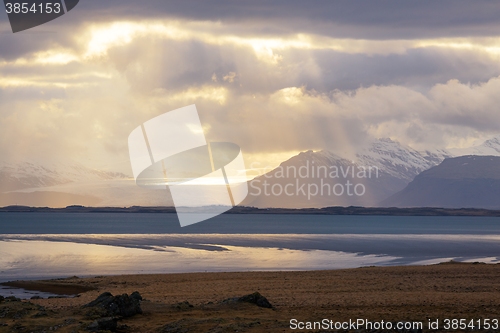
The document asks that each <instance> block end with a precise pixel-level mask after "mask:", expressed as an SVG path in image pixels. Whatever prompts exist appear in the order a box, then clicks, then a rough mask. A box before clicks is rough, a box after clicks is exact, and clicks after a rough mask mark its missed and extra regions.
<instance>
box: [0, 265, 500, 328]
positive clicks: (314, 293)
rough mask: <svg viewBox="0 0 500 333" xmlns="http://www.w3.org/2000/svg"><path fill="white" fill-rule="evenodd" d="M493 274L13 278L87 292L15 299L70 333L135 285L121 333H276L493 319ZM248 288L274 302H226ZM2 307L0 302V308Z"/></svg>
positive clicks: (451, 268)
mask: <svg viewBox="0 0 500 333" xmlns="http://www.w3.org/2000/svg"><path fill="white" fill-rule="evenodd" d="M499 273H500V264H484V263H457V262H447V263H441V264H437V265H429V266H391V267H378V266H377V267H373V266H372V267H361V268H354V269H340V270H324V271H274V272H230V273H229V272H228V273H180V274H145V275H118V276H97V277H92V278H78V277H71V278H66V279H57V280H46V281H26V282H20V281H17V282H16V283H15V285H16V286H19V287H22V286H24V287H30V288H45V290H46V291H51V292H56V291H61V288H63V289H64V288H66V289H65V290H66V291H68V290H69V288H74V291H78V289H79V288H84V289H86V290H88V291H85V292H83V293H79V294H78V297H73V298H51V299H38V300H29V302H28V301H23V302H18V303H20V304H21V305H22V304H32V305H33V304H35V305H36V306H42V307H43V308H44V309H46V312H47V313H49V315H47V316H44V317H43V325H58V324H57V323H59V324H61V323H64V320H67V319H68V318H69V317H71V318H76V321H75V322H73V324H68V325H66V326H65V327H66V328H67V329H68V330H67V331H68V332H70V331H71V330H74V331H79V330H80V329H81V327H84V326H85V325H88V324H89V323H90V321H89V319H88V318H87V319H86V317H85V314H84V313H83V312H82V308H81V307H82V305H84V304H87V303H89V302H91V301H92V300H94V299H96V298H97V297H98V296H99V295H100V294H102V293H103V292H111V293H112V294H113V295H121V294H124V293H127V294H131V293H133V292H134V291H138V292H139V293H140V294H141V295H142V297H143V301H142V303H141V306H142V309H143V314H139V315H135V316H134V317H130V318H124V319H120V320H119V321H118V323H119V324H120V325H126V327H128V328H127V329H126V330H125V331H126V332H149V331H155V332H161V331H165V332H167V331H171V332H181V331H182V329H185V330H186V331H189V332H191V331H192V332H206V331H208V330H209V329H210V328H216V327H217V329H216V330H214V331H216V332H226V331H234V330H239V331H240V332H241V331H243V332H274V331H278V330H279V331H291V330H290V329H289V321H290V319H292V318H297V319H299V320H321V319H323V318H331V319H335V320H349V319H356V318H367V319H370V320H386V321H387V320H391V321H399V320H415V321H417V320H418V321H427V320H428V319H429V318H439V319H444V318H466V319H474V318H499V317H500V310H499V309H500V307H499V305H500V301H499V300H500V274H499ZM80 290H81V289H80ZM253 292H259V293H260V294H262V295H263V296H264V297H266V298H267V299H268V300H269V302H270V303H271V304H272V305H273V309H265V308H260V307H257V306H255V305H254V304H228V303H227V302H226V303H224V302H223V301H224V300H227V299H232V298H235V297H241V296H244V295H248V294H251V293H253ZM186 302H188V303H186ZM5 304H6V303H0V305H1V306H5ZM7 304H8V303H7ZM12 304H14V303H12ZM179 304H185V305H186V304H189V306H181V305H179ZM28 313H30V312H28ZM31 315H32V314H31ZM0 322H3V323H4V324H7V325H8V326H7V327H12V326H13V325H15V324H16V319H11V320H9V319H8V318H3V319H1V320H0ZM17 322H22V323H23V325H24V326H26V327H35V326H36V325H42V322H41V320H39V319H37V318H32V317H29V316H27V317H25V318H24V319H23V318H21V319H17ZM30 325H32V326H30ZM123 327H125V326H123ZM166 327H170V328H171V329H170V330H167V329H166ZM0 331H1V328H0ZM63 331H66V330H63ZM82 331H85V330H84V329H82Z"/></svg>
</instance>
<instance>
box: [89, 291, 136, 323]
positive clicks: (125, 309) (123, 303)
mask: <svg viewBox="0 0 500 333" xmlns="http://www.w3.org/2000/svg"><path fill="white" fill-rule="evenodd" d="M141 300H142V296H141V295H140V294H139V293H138V292H137V291H135V292H133V293H132V294H131V295H130V296H129V295H127V294H123V295H118V296H113V295H112V294H111V293H109V292H105V293H102V294H101V295H99V297H97V298H96V299H95V300H93V301H92V302H90V303H89V304H86V305H84V306H83V307H84V308H97V309H101V310H103V311H104V315H105V316H107V317H113V316H120V317H131V316H133V315H136V314H140V313H142V309H141V303H140V302H141Z"/></svg>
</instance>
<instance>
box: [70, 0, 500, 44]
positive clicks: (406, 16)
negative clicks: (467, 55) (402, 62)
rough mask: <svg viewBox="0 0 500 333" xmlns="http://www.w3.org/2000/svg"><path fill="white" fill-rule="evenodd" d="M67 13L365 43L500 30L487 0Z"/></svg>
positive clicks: (97, 5) (120, 2)
mask: <svg viewBox="0 0 500 333" xmlns="http://www.w3.org/2000/svg"><path fill="white" fill-rule="evenodd" d="M70 14H71V16H72V19H71V20H69V19H68V17H66V18H63V20H64V19H66V20H67V21H66V23H67V24H71V22H72V21H73V22H74V20H84V21H87V22H92V21H93V20H96V21H102V20H106V19H111V18H112V19H126V18H132V17H134V18H140V17H152V18H165V17H170V18H184V19H190V20H210V21H221V22H223V23H226V24H228V23H232V24H235V25H236V26H239V28H235V29H236V30H234V33H235V34H238V33H241V34H247V33H257V34H260V35H265V34H289V33H297V32H308V33H314V34H322V35H328V36H334V37H341V38H366V39H389V38H392V39H399V38H402V39H407V38H408V39H411V38H435V37H451V36H492V35H496V34H497V32H498V31H499V29H500V3H499V2H497V1H485V0H476V1H466V0H445V1H431V0H423V1H396V0H378V1H372V0H364V1H297V0H278V1H272V2H271V1H263V0H259V1H255V0H245V1H228V0H226V1H221V0H216V1H202V0H197V1H176V0H169V1H164V0H148V1H132V0H106V1H101V0H86V1H81V2H80V4H79V5H78V7H77V8H76V10H74V11H72V12H71V13H70ZM66 16H70V15H66ZM238 30H239V31H238Z"/></svg>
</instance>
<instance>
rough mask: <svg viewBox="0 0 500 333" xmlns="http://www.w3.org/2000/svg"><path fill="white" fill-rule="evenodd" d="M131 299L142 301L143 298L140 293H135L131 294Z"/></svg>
mask: <svg viewBox="0 0 500 333" xmlns="http://www.w3.org/2000/svg"><path fill="white" fill-rule="evenodd" d="M130 298H132V299H136V300H138V301H142V296H141V294H139V292H138V291H134V292H133V293H132V294H130Z"/></svg>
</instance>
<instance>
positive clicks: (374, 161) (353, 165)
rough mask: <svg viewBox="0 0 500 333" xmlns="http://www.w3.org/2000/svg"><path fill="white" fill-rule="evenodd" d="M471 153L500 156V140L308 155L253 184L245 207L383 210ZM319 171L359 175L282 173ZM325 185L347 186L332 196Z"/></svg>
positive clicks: (385, 144)
mask: <svg viewBox="0 0 500 333" xmlns="http://www.w3.org/2000/svg"><path fill="white" fill-rule="evenodd" d="M469 152H473V153H474V154H476V155H497V156H500V140H499V139H497V138H495V139H491V140H488V141H486V142H484V143H483V144H482V145H479V146H475V147H471V148H466V149H453V150H445V149H441V150H426V151H417V150H415V149H412V148H410V147H407V146H403V145H401V144H400V143H398V142H395V141H392V140H390V139H379V140H375V141H373V142H372V143H371V144H370V145H369V146H368V147H365V148H362V149H360V150H359V151H358V152H357V153H356V154H355V157H354V158H352V159H348V158H344V157H341V156H338V155H336V154H335V153H333V152H330V151H324V150H323V151H318V152H313V151H307V152H304V153H300V154H299V155H297V156H294V157H292V158H290V159H289V160H287V161H285V162H283V163H282V164H281V165H280V166H279V167H278V168H276V169H275V170H273V171H271V172H269V173H267V174H265V175H262V176H259V177H257V178H255V179H254V180H252V181H250V183H249V184H250V195H249V196H248V197H247V199H246V201H245V202H244V204H246V205H249V206H255V207H261V208H264V207H283V208H293V207H326V206H364V207H376V206H384V205H388V204H390V203H392V202H393V201H386V199H387V198H389V197H393V196H396V195H395V194H396V193H399V192H400V191H401V190H403V189H404V188H405V187H406V186H407V185H408V184H409V183H410V182H411V181H412V180H413V179H414V178H415V177H416V176H417V175H419V174H420V173H421V172H423V171H425V170H428V169H430V168H432V167H433V166H436V165H438V164H439V163H441V162H442V161H443V160H445V159H447V158H452V157H455V156H460V155H461V154H462V153H469ZM313 165H314V167H312V166H313ZM320 167H321V168H326V169H327V170H344V171H345V170H347V169H348V170H350V171H352V170H353V169H354V170H355V171H356V172H355V174H354V175H353V174H352V172H349V173H344V174H341V175H340V176H339V177H329V176H327V177H325V176H324V174H322V175H320V176H318V173H317V172H316V174H315V176H312V177H311V176H310V177H302V178H301V177H296V176H295V175H294V174H290V173H288V174H287V173H286V172H285V173H284V172H282V171H283V170H299V169H300V168H303V169H307V168H308V169H315V170H317V169H320ZM367 168H371V169H372V170H378V174H377V175H375V176H374V175H373V173H372V175H371V177H358V176H357V171H359V170H362V169H367ZM499 173H500V169H499ZM283 174H284V176H283ZM344 175H345V177H344ZM332 176H335V174H333V175H332ZM361 176H363V174H361ZM347 181H349V182H350V183H351V184H352V186H351V187H352V188H351V190H352V191H351V192H350V193H348V191H347V186H346V184H347ZM290 184H293V186H292V185H290ZM303 184H305V186H304V187H303V191H296V192H294V195H287V193H284V187H285V186H287V185H288V189H289V190H290V191H289V193H291V192H293V191H292V190H296V189H297V188H299V187H300V186H302V185H303ZM325 184H329V185H328V186H330V188H332V187H333V186H335V184H343V186H340V185H336V186H337V191H333V190H331V191H329V193H328V194H327V193H326V192H327V190H328V189H329V187H328V186H327V185H325ZM356 184H359V185H358V194H361V192H362V191H361V189H364V193H363V194H362V195H357V194H356V193H355V192H354V191H353V190H354V186H356ZM273 187H274V189H275V191H274V192H273V191H272V189H273ZM309 188H310V189H311V191H309ZM316 188H318V189H319V190H318V193H316ZM321 188H324V189H325V191H323V193H321V190H320V189H321ZM281 189H283V192H282V193H280V192H281V191H280V190H281ZM342 189H343V190H344V191H343V192H342ZM266 190H267V192H266ZM397 203H398V202H396V201H394V205H396V206H397ZM416 206H418V204H417V205H416ZM416 206H415V205H412V206H411V207H416ZM454 207H456V206H454ZM467 207H469V206H467Z"/></svg>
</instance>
